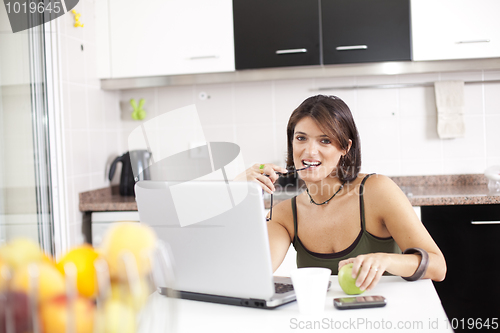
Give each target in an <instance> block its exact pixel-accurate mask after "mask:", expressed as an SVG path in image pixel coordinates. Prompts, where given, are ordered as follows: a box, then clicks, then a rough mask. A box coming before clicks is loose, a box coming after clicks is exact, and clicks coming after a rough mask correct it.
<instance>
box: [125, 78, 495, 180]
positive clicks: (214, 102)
mask: <svg viewBox="0 0 500 333" xmlns="http://www.w3.org/2000/svg"><path fill="white" fill-rule="evenodd" d="M493 79H496V80H498V79H500V71H489V72H488V71H473V72H456V73H455V72H453V73H430V74H412V75H393V76H366V77H354V76H353V77H340V78H339V77H336V78H321V79H297V80H276V81H265V82H245V83H232V84H214V85H199V86H197V85H188V86H175V87H161V88H149V89H132V90H123V91H121V94H120V100H121V101H122V102H123V103H122V105H126V103H127V101H128V100H129V99H130V98H136V99H139V98H142V97H144V98H146V104H145V109H146V110H147V111H148V112H149V113H150V114H151V116H153V115H157V114H159V113H163V112H168V111H171V110H174V109H176V108H179V107H181V106H185V105H188V104H193V103H194V104H196V106H197V109H198V112H199V114H200V118H201V121H202V125H203V126H204V129H205V136H206V137H207V139H208V140H210V141H215V140H227V141H231V142H236V143H238V144H239V145H240V147H241V149H242V152H243V157H244V159H245V162H246V164H247V165H251V164H252V163H262V162H274V163H278V164H281V165H284V156H285V152H286V123H287V121H288V118H289V116H290V114H291V112H292V111H293V110H294V108H296V107H297V106H298V105H299V104H300V103H301V102H302V101H303V100H304V99H305V98H307V97H309V96H312V95H315V94H317V91H315V90H314V89H317V88H321V87H345V86H353V85H372V84H388V83H425V82H434V81H438V80H465V81H467V80H474V81H476V80H493ZM200 92H206V93H207V94H208V95H209V96H210V98H208V99H206V100H201V99H200V98H199V93H200ZM324 93H327V94H332V95H336V96H339V97H340V98H342V99H344V101H345V102H346V103H347V104H348V105H349V106H350V108H351V111H352V113H353V115H354V118H355V120H356V124H357V126H358V130H359V132H360V136H361V147H362V157H363V168H362V171H363V172H377V173H382V174H386V175H390V176H398V175H434V174H456V173H482V172H484V169H485V168H486V167H487V166H490V165H492V164H498V163H500V134H499V133H500V131H499V130H498V128H499V127H500V97H499V96H500V84H497V83H484V84H466V85H465V100H466V106H465V123H466V135H465V137H464V138H457V139H448V140H441V139H439V137H438V135H437V130H436V126H437V114H436V107H435V97H434V89H433V88H432V87H412V88H398V89H350V90H345V89H335V88H333V89H332V90H329V91H325V92H324ZM125 109H126V107H125ZM127 112H128V113H130V112H131V108H130V107H129V110H128V111H127ZM122 113H123V112H122ZM127 116H128V115H127ZM128 122H129V123H130V126H131V127H130V128H133V127H135V126H137V125H138V124H137V122H133V121H128ZM128 131H129V129H125V130H124V133H122V134H123V137H122V140H124V141H123V142H126V141H125V139H126V137H127V135H128Z"/></svg>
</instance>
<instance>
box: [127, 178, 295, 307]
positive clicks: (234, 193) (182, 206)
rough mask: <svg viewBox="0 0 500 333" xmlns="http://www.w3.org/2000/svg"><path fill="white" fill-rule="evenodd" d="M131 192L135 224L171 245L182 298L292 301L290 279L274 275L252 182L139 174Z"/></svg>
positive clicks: (255, 303)
mask: <svg viewBox="0 0 500 333" xmlns="http://www.w3.org/2000/svg"><path fill="white" fill-rule="evenodd" d="M135 195H136V201H137V207H138V210H139V216H140V220H141V223H144V224H147V225H149V226H151V227H152V228H153V229H154V230H155V231H156V233H157V235H158V237H159V238H160V239H161V240H163V241H165V242H167V243H168V244H169V245H170V248H171V252H172V255H173V261H174V263H175V289H176V290H178V292H179V295H180V297H181V298H185V299H192V300H200V301H208V302H215V303H224V304H232V305H240V306H248V307H257V308H268V309H272V308H275V307H277V306H280V305H282V304H285V303H289V302H292V301H294V300H295V293H294V291H293V286H292V283H291V280H290V278H287V277H273V272H272V265H271V255H270V250H269V240H268V235H267V225H266V218H265V211H264V204H263V198H262V188H261V187H260V186H258V185H257V184H255V183H250V182H227V183H226V182H215V181H189V182H166V181H149V180H145V181H139V182H137V184H136V185H135ZM159 290H160V293H164V294H166V288H159Z"/></svg>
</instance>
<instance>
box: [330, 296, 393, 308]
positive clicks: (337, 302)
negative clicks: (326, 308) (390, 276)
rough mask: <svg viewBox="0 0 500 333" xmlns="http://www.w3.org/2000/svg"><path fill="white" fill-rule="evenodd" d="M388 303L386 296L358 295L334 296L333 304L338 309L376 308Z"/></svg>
mask: <svg viewBox="0 0 500 333" xmlns="http://www.w3.org/2000/svg"><path fill="white" fill-rule="evenodd" d="M386 304H387V301H386V299H385V297H384V296H356V297H342V298H334V299H333V305H334V306H335V307H336V308H337V309H341V310H344V309H361V308H376V307H382V306H385V305H386Z"/></svg>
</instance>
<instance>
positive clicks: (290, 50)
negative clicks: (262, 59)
mask: <svg viewBox="0 0 500 333" xmlns="http://www.w3.org/2000/svg"><path fill="white" fill-rule="evenodd" d="M306 52H307V49H287V50H277V51H276V54H290V53H306Z"/></svg>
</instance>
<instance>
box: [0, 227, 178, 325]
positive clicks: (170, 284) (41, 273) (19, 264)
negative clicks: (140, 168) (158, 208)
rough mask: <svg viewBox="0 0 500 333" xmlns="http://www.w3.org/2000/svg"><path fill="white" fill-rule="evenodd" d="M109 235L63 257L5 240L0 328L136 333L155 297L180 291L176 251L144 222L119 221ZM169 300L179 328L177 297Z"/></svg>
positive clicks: (0, 253) (27, 243) (0, 258)
mask: <svg viewBox="0 0 500 333" xmlns="http://www.w3.org/2000/svg"><path fill="white" fill-rule="evenodd" d="M131 235H133V236H134V238H133V240H131V241H130V239H128V240H127V239H126V238H127V237H130V236H131ZM105 239H106V241H105V242H103V245H102V246H101V247H100V248H98V249H93V248H92V247H91V246H90V245H81V246H77V247H75V248H72V249H71V250H70V251H68V252H67V253H66V254H65V255H64V256H62V258H61V259H60V260H59V261H58V262H54V261H52V260H50V259H49V258H48V257H47V256H45V255H43V253H42V251H40V249H39V248H38V246H37V245H36V243H34V242H31V241H27V240H22V241H18V240H16V241H12V242H10V243H7V244H5V245H2V246H1V247H0V333H28V332H34V333H115V332H116V333H118V332H119V333H136V332H137V329H138V327H139V318H140V317H141V315H140V313H141V311H142V310H143V309H144V308H145V306H146V303H147V302H148V300H149V297H150V295H151V294H152V293H154V292H155V291H156V290H157V288H158V287H160V286H161V287H167V288H169V289H171V290H173V289H174V279H173V276H174V275H173V266H172V261H171V255H170V251H169V248H168V245H167V244H165V243H163V242H161V241H158V240H157V239H156V235H155V234H154V232H153V231H152V229H150V228H149V227H146V226H144V225H141V224H140V223H117V224H116V225H115V226H114V227H112V228H110V230H109V231H108V233H107V234H106V236H105ZM12 245H14V246H12ZM33 245H35V247H34V246H33ZM35 248H36V250H35ZM12 251H16V252H18V253H15V254H14V253H13V252H12ZM23 251H24V252H29V255H26V254H22V253H21V252H23ZM37 251H38V252H39V253H38V254H37V253H36V252H37ZM172 296H175V295H172ZM170 304H171V305H172V306H171V310H172V312H171V313H170V314H169V313H163V315H167V316H169V318H171V320H170V324H171V325H174V324H175V317H174V316H173V315H172V314H173V313H175V306H176V305H175V304H176V302H175V299H174V298H172V299H171V302H170Z"/></svg>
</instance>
